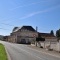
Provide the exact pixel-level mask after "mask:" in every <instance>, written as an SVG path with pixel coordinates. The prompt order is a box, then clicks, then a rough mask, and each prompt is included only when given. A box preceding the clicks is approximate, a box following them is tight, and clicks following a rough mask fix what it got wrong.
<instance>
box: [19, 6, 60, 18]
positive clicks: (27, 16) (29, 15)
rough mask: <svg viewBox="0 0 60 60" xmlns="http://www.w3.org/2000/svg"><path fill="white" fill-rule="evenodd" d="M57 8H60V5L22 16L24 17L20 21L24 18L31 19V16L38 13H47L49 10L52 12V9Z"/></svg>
mask: <svg viewBox="0 0 60 60" xmlns="http://www.w3.org/2000/svg"><path fill="white" fill-rule="evenodd" d="M58 7H60V5H57V6H54V7H50V8H48V9H45V10H43V11H38V12H34V13H30V14H28V15H26V16H24V17H21V18H20V19H26V18H29V17H32V16H34V15H37V14H40V13H45V12H49V11H51V10H54V9H56V8H58Z"/></svg>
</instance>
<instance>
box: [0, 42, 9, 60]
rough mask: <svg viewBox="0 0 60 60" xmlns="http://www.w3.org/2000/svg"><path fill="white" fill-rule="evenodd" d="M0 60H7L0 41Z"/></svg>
mask: <svg viewBox="0 0 60 60" xmlns="http://www.w3.org/2000/svg"><path fill="white" fill-rule="evenodd" d="M0 60H8V59H7V54H6V51H5V48H4V45H3V44H1V43H0Z"/></svg>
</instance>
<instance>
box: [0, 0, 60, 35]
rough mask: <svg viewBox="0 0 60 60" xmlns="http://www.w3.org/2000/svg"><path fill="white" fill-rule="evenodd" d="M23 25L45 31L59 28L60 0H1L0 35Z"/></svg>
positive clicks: (7, 33)
mask: <svg viewBox="0 0 60 60" xmlns="http://www.w3.org/2000/svg"><path fill="white" fill-rule="evenodd" d="M23 25H31V26H33V27H34V28H35V27H36V26H37V27H38V31H39V32H45V33H49V32H50V31H51V30H54V31H56V30H57V29H59V28H60V0H0V35H9V34H10V33H11V31H12V29H13V28H14V27H15V26H19V27H21V26H23Z"/></svg>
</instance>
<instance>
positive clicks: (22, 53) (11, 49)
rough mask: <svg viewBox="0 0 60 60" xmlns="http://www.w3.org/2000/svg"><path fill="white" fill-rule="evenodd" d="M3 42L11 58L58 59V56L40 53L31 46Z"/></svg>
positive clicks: (12, 59) (22, 59)
mask: <svg viewBox="0 0 60 60" xmlns="http://www.w3.org/2000/svg"><path fill="white" fill-rule="evenodd" d="M0 43H3V44H4V45H5V47H6V49H7V51H8V53H9V56H10V57H11V60H60V58H58V57H55V56H51V55H49V54H44V53H41V52H39V51H37V50H34V49H33V48H29V47H28V46H27V45H21V44H15V43H8V42H3V41H0Z"/></svg>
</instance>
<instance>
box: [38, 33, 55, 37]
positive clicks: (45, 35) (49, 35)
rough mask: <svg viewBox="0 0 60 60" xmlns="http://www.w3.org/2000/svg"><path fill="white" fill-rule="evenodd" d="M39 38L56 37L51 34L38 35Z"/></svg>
mask: <svg viewBox="0 0 60 60" xmlns="http://www.w3.org/2000/svg"><path fill="white" fill-rule="evenodd" d="M38 36H39V37H55V36H54V35H51V34H50V33H38Z"/></svg>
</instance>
